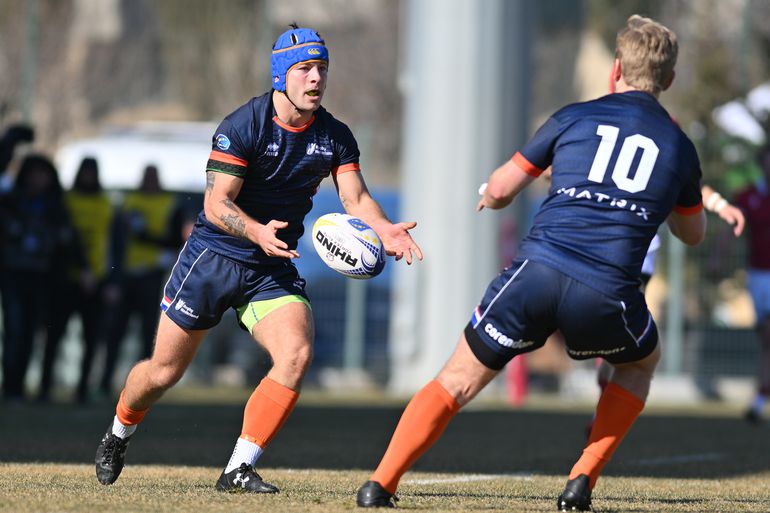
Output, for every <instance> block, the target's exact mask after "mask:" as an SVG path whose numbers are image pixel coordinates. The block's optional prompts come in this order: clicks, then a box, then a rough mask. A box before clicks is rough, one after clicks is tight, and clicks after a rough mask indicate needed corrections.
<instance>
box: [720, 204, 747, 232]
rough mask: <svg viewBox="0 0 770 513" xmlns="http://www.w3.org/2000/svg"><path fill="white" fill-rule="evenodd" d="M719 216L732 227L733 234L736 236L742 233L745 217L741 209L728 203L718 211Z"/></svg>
mask: <svg viewBox="0 0 770 513" xmlns="http://www.w3.org/2000/svg"><path fill="white" fill-rule="evenodd" d="M719 217H721V218H722V219H723V220H724V221H725V222H726V223H727V224H729V225H730V226H732V227H733V234H734V235H735V236H736V237H738V236H740V234H741V233H743V227H744V226H745V225H746V218H745V217H744V216H743V212H742V211H741V209H739V208H738V207H736V206H733V205H730V204H729V203H728V204H727V205H725V206H724V207H722V210H720V211H719Z"/></svg>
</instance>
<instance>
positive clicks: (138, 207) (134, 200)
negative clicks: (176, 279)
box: [101, 165, 181, 394]
mask: <svg viewBox="0 0 770 513" xmlns="http://www.w3.org/2000/svg"><path fill="white" fill-rule="evenodd" d="M175 213H176V197H175V195H174V194H172V193H170V192H167V191H164V190H163V189H162V187H161V184H160V179H159V176H158V169H157V167H155V166H153V165H148V166H147V167H146V168H145V170H144V175H143V176H142V182H141V184H140V186H139V189H138V190H136V191H131V192H129V193H127V194H126V196H125V200H124V202H123V206H122V209H121V213H120V217H119V219H118V226H119V228H118V229H117V230H118V234H119V235H118V236H119V237H120V239H121V240H122V242H121V243H119V244H118V247H120V253H121V257H120V258H119V259H118V260H117V261H116V271H117V276H118V280H119V284H120V297H119V298H118V299H117V301H116V302H115V304H114V305H113V306H112V307H111V308H110V310H111V312H110V315H109V321H108V326H109V327H108V329H107V359H106V362H105V368H104V374H103V376H102V382H101V389H102V391H103V392H104V393H107V394H109V393H111V391H112V382H113V375H114V373H115V366H116V363H117V360H118V356H119V353H120V346H121V345H122V342H123V339H124V337H125V334H126V331H127V328H128V325H129V321H130V320H131V317H132V315H133V314H135V313H136V314H138V316H139V321H140V341H141V347H140V354H139V359H143V358H148V357H149V356H150V355H151V353H152V344H153V340H154V338H155V327H156V325H157V322H158V315H159V313H160V309H159V307H158V305H159V304H160V295H161V290H162V287H163V280H164V278H165V275H166V272H167V270H168V269H169V268H170V267H171V265H172V264H173V257H174V253H173V251H175V250H176V249H177V245H178V244H179V243H180V240H181V228H179V227H178V226H174V225H176V224H177V223H175V222H174V220H175V218H176V216H175Z"/></svg>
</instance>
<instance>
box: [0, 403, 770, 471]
mask: <svg viewBox="0 0 770 513" xmlns="http://www.w3.org/2000/svg"><path fill="white" fill-rule="evenodd" d="M1 407H2V412H1V413H0V440H1V442H0V461H2V462H56V463H91V462H93V457H94V451H95V449H96V445H97V443H98V441H99V439H100V437H101V435H102V434H103V433H104V431H105V429H106V428H107V425H108V423H109V422H110V419H111V416H112V411H113V407H112V406H111V405H109V404H103V405H100V406H96V405H93V406H87V407H78V408H76V407H73V406H70V405H65V404H54V405H45V406H42V405H7V404H3V405H2V406H1ZM401 411H402V409H401V408H400V407H352V406H351V407H339V406H330V407H320V406H299V407H297V409H296V410H295V411H294V413H293V414H292V416H291V417H290V418H289V420H288V421H287V423H286V425H285V426H284V429H283V430H282V431H281V433H280V434H279V435H278V436H277V437H276V439H275V440H274V441H273V443H272V445H271V446H270V448H269V450H268V451H267V452H266V453H265V455H264V456H263V457H262V459H261V460H260V466H263V467H284V468H327V469H362V470H371V469H373V468H374V467H375V466H376V464H377V463H378V462H379V459H380V457H381V456H382V454H383V452H384V450H385V448H386V446H387V443H388V441H389V439H390V436H391V434H392V432H393V429H394V428H395V425H396V423H397V422H398V419H399V417H400V415H401ZM241 417H242V408H241V407H240V406H231V405H227V406H213V405H175V404H160V405H158V406H156V407H155V408H153V410H152V411H151V412H150V413H149V414H148V415H147V417H146V419H145V421H144V423H143V424H142V426H141V427H140V428H139V431H138V432H137V435H136V436H135V437H134V439H133V440H132V443H131V447H130V449H129V452H128V462H129V463H130V464H164V465H166V464H176V465H199V466H212V467H222V466H224V465H225V463H227V460H228V458H229V457H230V452H231V451H232V447H233V443H234V441H235V439H236V437H237V436H238V435H239V434H240V426H241ZM587 420H588V419H587V417H586V416H585V415H584V414H577V413H562V412H558V413H549V412H533V411H467V412H462V413H460V414H459V415H458V416H457V417H456V418H455V419H454V420H453V421H452V423H451V424H450V425H449V427H448V428H447V430H446V432H445V433H444V435H443V437H442V438H441V439H440V440H439V442H438V443H437V444H436V445H435V446H434V447H433V448H432V449H431V450H430V451H428V453H427V454H426V455H425V456H424V457H423V458H422V459H421V460H420V461H419V462H418V464H417V465H416V466H415V470H421V471H437V472H462V473H505V474H509V473H517V472H523V473H537V474H555V475H564V474H566V473H567V472H568V471H569V469H570V468H571V466H572V464H573V463H574V461H575V460H576V459H577V457H578V456H579V454H580V451H581V450H582V448H583V442H584V439H583V436H584V435H583V433H584V427H585V423H586V421H587ZM768 434H769V433H768V429H767V428H766V427H762V426H760V427H756V426H751V425H747V424H745V423H744V422H743V421H742V420H740V419H730V418H722V417H719V418H707V417H679V416H653V415H650V416H642V417H641V418H640V419H639V421H638V422H637V424H636V425H635V426H634V428H633V429H632V431H631V433H630V434H629V435H628V436H627V438H626V440H625V441H624V443H623V445H622V446H621V448H620V449H619V451H618V453H617V454H616V456H615V458H614V459H613V462H612V463H611V464H610V465H609V466H608V468H607V470H606V472H605V475H623V476H650V477H678V478H718V477H731V476H740V475H744V474H754V473H757V472H761V471H768V470H770V459H769V458H767V457H766V455H767V454H770V436H768Z"/></svg>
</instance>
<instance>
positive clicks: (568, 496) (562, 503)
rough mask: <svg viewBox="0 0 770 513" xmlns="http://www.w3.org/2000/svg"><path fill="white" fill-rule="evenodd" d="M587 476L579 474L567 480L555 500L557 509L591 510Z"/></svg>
mask: <svg viewBox="0 0 770 513" xmlns="http://www.w3.org/2000/svg"><path fill="white" fill-rule="evenodd" d="M589 484H590V481H589V479H588V476H587V475H585V474H580V475H579V476H577V477H576V478H575V479H570V480H569V481H567V486H566V487H565V488H564V491H563V492H562V494H561V495H559V499H558V500H557V501H556V509H557V510H558V511H593V510H592V509H591V488H590V487H589Z"/></svg>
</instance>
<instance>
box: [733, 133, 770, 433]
mask: <svg viewBox="0 0 770 513" xmlns="http://www.w3.org/2000/svg"><path fill="white" fill-rule="evenodd" d="M758 163H759V166H760V168H761V169H762V175H763V176H762V178H761V179H760V180H759V181H757V183H756V184H754V185H752V186H750V187H749V188H747V189H745V190H744V191H742V192H740V193H739V194H738V195H737V196H736V198H735V204H736V205H738V207H740V208H741V210H743V212H744V213H745V214H746V223H747V226H748V243H749V252H748V253H749V255H748V256H749V274H748V286H749V292H750V293H751V298H752V300H753V301H754V309H755V311H756V314H757V331H758V333H759V338H760V342H761V347H760V353H759V369H758V372H757V393H756V395H755V397H754V400H753V402H752V404H751V406H750V407H749V409H748V410H747V412H746V419H747V420H749V421H750V422H759V421H761V420H762V418H763V412H764V408H765V403H766V401H767V398H768V395H770V190H769V187H770V146H765V147H764V148H762V150H760V152H759V155H758Z"/></svg>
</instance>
